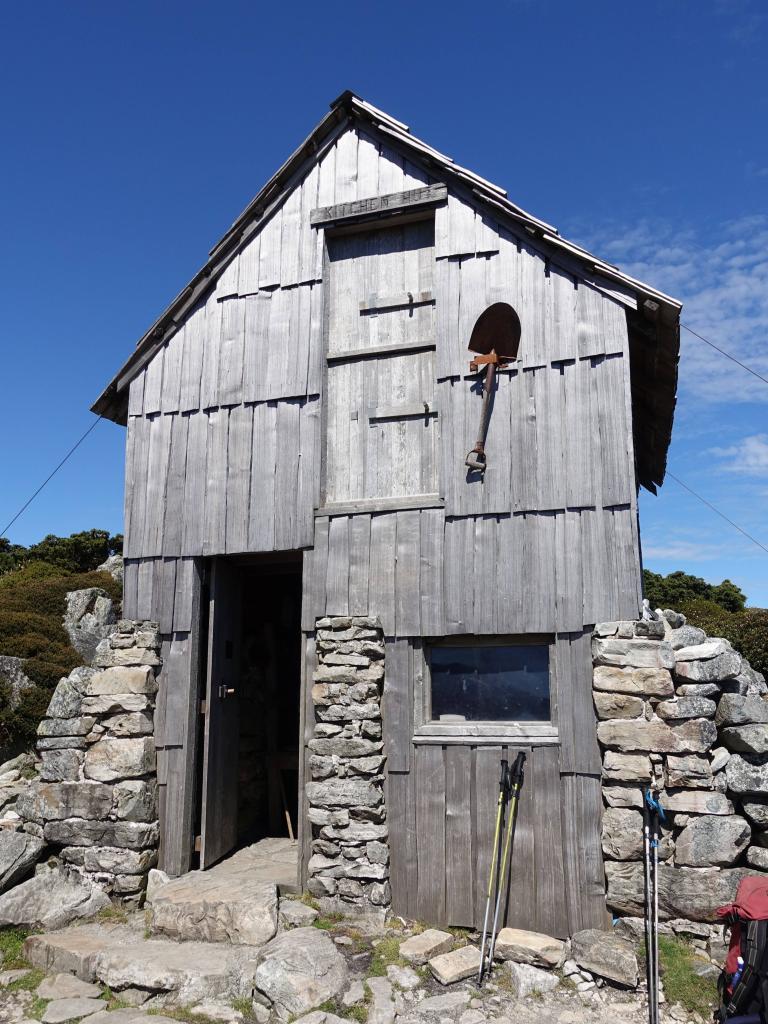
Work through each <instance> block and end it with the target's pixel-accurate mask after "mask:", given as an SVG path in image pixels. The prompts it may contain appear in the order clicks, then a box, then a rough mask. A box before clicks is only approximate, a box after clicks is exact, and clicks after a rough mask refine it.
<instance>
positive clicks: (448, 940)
mask: <svg viewBox="0 0 768 1024" xmlns="http://www.w3.org/2000/svg"><path fill="white" fill-rule="evenodd" d="M452 946H453V936H452V935H451V934H450V932H441V931H439V930H438V929H437V928H427V929H426V931H423V932H420V933H419V934H418V935H412V936H411V937H410V938H409V939H406V940H405V942H401V943H400V956H402V957H404V958H405V959H406V960H409V961H410V962H411V963H412V964H425V963H426V962H427V960H431V959H432V957H435V956H439V955H440V954H441V953H447V952H448V951H449V950H450V949H451V947H452Z"/></svg>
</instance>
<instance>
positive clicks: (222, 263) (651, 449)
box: [92, 91, 681, 493]
mask: <svg viewBox="0 0 768 1024" xmlns="http://www.w3.org/2000/svg"><path fill="white" fill-rule="evenodd" d="M354 124H360V126H361V127H365V128H366V129H368V130H373V131H374V132H376V133H379V134H380V135H381V136H383V137H385V138H386V140H387V142H388V143H389V144H391V145H392V146H393V147H394V148H395V149H398V150H400V151H402V152H404V153H405V154H406V155H407V156H408V158H409V159H411V160H413V161H414V162H415V163H417V164H420V165H422V166H423V167H425V168H426V169H427V170H428V171H429V172H430V173H431V174H432V175H434V176H436V177H438V178H440V179H443V180H445V181H446V182H447V183H449V184H453V185H455V186H459V187H460V188H461V189H462V191H463V192H465V193H466V192H468V193H469V194H470V198H471V199H472V201H474V202H476V203H478V204H479V205H482V206H485V207H486V208H488V210H489V212H491V213H492V214H493V215H494V217H495V218H496V219H497V220H498V221H499V222H500V223H504V222H506V223H507V224H508V225H509V226H510V227H511V228H512V229H513V230H514V229H516V230H517V231H518V232H524V233H525V236H526V237H527V238H528V239H530V241H531V242H532V244H534V245H535V246H537V247H538V248H540V249H541V250H542V251H543V252H545V253H547V254H550V255H552V257H553V258H555V259H556V260H557V262H558V263H559V264H560V265H562V266H563V267H564V268H565V269H570V270H571V271H573V272H574V273H577V274H578V275H579V276H581V277H582V278H584V279H585V280H587V281H589V282H590V283H591V284H593V285H595V286H597V287H598V288H600V289H601V290H602V291H604V292H605V293H606V294H608V295H610V296H611V297H613V298H616V299H618V300H619V301H622V302H624V304H625V305H626V306H627V307H628V308H627V319H628V325H629V341H630V364H631V378H632V413H633V424H634V431H635V452H636V463H637V476H638V482H639V483H640V484H642V485H643V486H645V487H646V488H648V489H649V490H651V491H653V492H654V493H655V492H656V485H660V484H661V483H662V482H663V479H664V473H665V470H666V454H667V449H668V447H669V443H670V439H671V433H672V420H673V415H674V408H675V398H676V390H677V364H678V358H679V342H680V339H679V315H680V309H681V303H680V302H679V301H678V300H677V299H674V298H671V297H670V296H669V295H665V294H664V293H663V292H660V291H659V290H658V289H656V288H652V287H651V286H650V285H647V284H644V283H643V282H642V281H638V280H636V279H635V278H632V277H630V276H629V275H628V274H625V273H623V272H622V271H621V270H619V268H618V267H616V266H614V265H613V264H610V263H606V262H604V261H603V260H600V259H599V258H598V257H596V256H594V255H592V254H591V253H590V252H588V251H587V250H586V249H584V248H582V247H581V246H578V245H576V244H574V243H573V242H569V241H567V240H566V239H565V238H563V237H562V236H561V235H560V234H559V233H558V231H557V229H556V228H555V227H553V226H552V225H551V224H548V223H547V222H546V221H543V220H540V219H539V218H537V217H534V216H533V215H532V214H530V213H528V212H527V211H526V210H524V209H522V207H520V206H518V205H516V204H515V203H513V202H512V201H511V200H510V199H509V197H508V196H507V193H506V191H505V189H503V188H501V187H500V186H499V185H494V184H493V183H492V182H489V181H487V180H486V179H484V178H482V177H480V176H479V175H477V174H475V173H474V172H473V171H470V170H468V169H467V168H465V167H462V166H460V165H459V164H457V163H455V162H454V161H453V160H452V159H451V158H450V157H448V156H445V155H444V154H443V153H440V152H438V151H437V150H436V149H433V148H432V147H431V146H429V145H428V144H427V143H425V142H422V141H421V140H420V139H418V138H416V136H414V135H413V134H411V131H410V129H409V127H408V125H406V124H404V123H403V122H402V121H398V120H397V119H395V118H393V117H391V116H390V115H389V114H386V113H384V112H383V111H381V110H379V109H378V108H377V107H374V106H373V105H372V104H370V103H367V102H366V101H365V100H363V99H361V98H360V97H358V96H356V95H355V94H354V93H352V92H349V91H347V92H344V93H342V94H341V96H339V97H338V99H336V100H334V101H333V103H331V105H330V111H329V113H328V114H326V115H325V117H324V118H323V119H322V121H320V123H319V124H318V125H317V126H316V127H315V129H314V130H313V131H312V132H311V134H310V135H309V136H308V137H307V138H306V139H305V140H304V142H302V144H301V145H300V146H299V147H298V149H296V150H295V152H294V153H292V154H291V156H290V157H289V158H288V160H286V162H285V163H284V164H283V165H282V167H281V168H280V169H279V170H278V171H277V172H276V173H275V174H274V175H273V176H272V178H270V180H269V181H268V182H267V183H266V185H264V187H263V188H262V189H261V191H260V192H259V193H258V195H256V197H255V198H254V199H253V200H252V201H251V202H250V203H249V204H248V205H247V206H246V208H245V209H244V210H243V212H242V213H241V214H240V215H239V217H237V219H236V220H235V222H234V223H233V224H232V226H231V227H230V228H229V230H228V231H227V232H226V234H225V235H224V236H223V237H222V238H221V239H220V240H219V242H217V244H216V245H215V246H214V247H213V249H212V250H211V251H210V253H209V256H208V260H207V261H206V263H205V265H204V266H203V267H202V268H201V269H200V270H199V271H198V272H197V274H195V276H194V277H193V278H192V280H191V281H190V282H189V284H188V285H187V286H186V287H185V288H184V289H183V290H182V291H181V292H180V293H179V294H178V295H177V296H176V298H175V299H174V300H173V301H172V302H171V303H170V305H169V306H168V307H167V308H166V309H165V311H164V312H163V313H162V314H161V315H160V316H159V317H158V319H157V320H156V321H155V322H154V323H153V324H152V326H151V327H150V328H149V330H148V331H147V332H146V334H145V335H144V336H143V337H142V338H141V339H140V340H139V342H138V344H137V346H136V348H135V350H134V351H133V353H132V354H131V356H130V357H129V359H128V360H127V361H126V362H125V364H124V365H123V366H122V367H121V369H120V370H119V371H118V373H117V374H116V375H115V376H114V378H113V379H112V380H111V381H110V383H109V384H108V385H107V387H106V388H105V389H104V391H103V392H102V394H101V395H100V396H99V398H98V399H97V400H96V402H95V403H94V404H93V406H92V410H93V412H95V413H98V414H99V415H102V416H104V417H106V418H108V419H112V420H115V422H118V423H125V422H126V420H127V396H128V386H129V385H130V382H131V380H132V379H133V378H134V377H135V376H136V375H137V374H138V373H140V372H141V370H142V368H143V367H144V366H146V364H147V363H148V362H149V361H150V359H151V358H152V356H153V355H154V354H155V352H156V351H157V350H158V348H160V347H161V346H162V345H163V344H164V342H165V341H166V340H167V338H168V337H169V336H170V335H171V334H172V333H173V332H174V330H175V329H176V328H177V327H178V326H179V324H180V323H182V322H183V320H184V318H185V317H186V315H187V314H188V313H189V312H190V311H191V310H192V309H193V308H194V307H195V305H196V304H197V303H198V302H199V300H200V299H201V298H202V296H203V295H205V294H206V293H207V292H208V291H209V290H210V289H211V288H212V287H213V285H214V283H215V282H216V280H217V279H218V277H219V276H220V275H221V273H222V272H223V271H224V269H225V267H226V266H227V264H228V262H229V260H230V258H231V257H232V256H233V255H234V253H235V252H237V251H238V250H239V249H240V248H241V247H242V246H243V245H244V244H245V243H246V242H247V241H248V240H249V239H250V238H251V237H252V236H253V235H254V234H255V233H256V232H257V231H258V230H259V229H260V228H261V226H262V225H263V224H264V222H265V221H266V220H268V219H269V218H270V217H271V215H272V214H273V212H274V211H275V209H276V208H278V207H279V206H280V204H281V203H282V202H283V201H284V200H285V198H286V197H287V196H288V194H289V193H290V192H291V190H292V189H293V188H294V187H295V186H296V185H297V184H298V182H299V181H300V179H301V178H302V177H303V175H304V174H305V173H306V171H307V169H308V167H309V166H311V164H312V162H314V161H315V160H318V159H319V158H320V157H321V155H322V154H323V153H324V152H325V150H326V149H328V148H329V147H330V146H331V145H332V144H333V142H334V141H335V140H336V139H337V138H338V136H339V135H341V134H342V132H343V131H344V130H345V129H346V128H347V127H349V126H350V125H354ZM639 441H641V442H642V444H640V443H639Z"/></svg>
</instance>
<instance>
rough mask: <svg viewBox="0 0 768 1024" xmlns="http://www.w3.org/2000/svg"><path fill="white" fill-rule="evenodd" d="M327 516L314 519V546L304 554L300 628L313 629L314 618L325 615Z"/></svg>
mask: <svg viewBox="0 0 768 1024" xmlns="http://www.w3.org/2000/svg"><path fill="white" fill-rule="evenodd" d="M328 533H329V520H328V517H327V516H318V518H317V519H316V520H315V537H314V541H315V543H314V547H312V548H311V549H310V550H309V551H307V552H305V554H304V571H303V573H302V596H301V628H302V629H303V630H305V631H307V632H309V631H312V630H314V628H315V620H316V619H318V618H320V617H321V616H323V615H325V579H326V575H327V566H328Z"/></svg>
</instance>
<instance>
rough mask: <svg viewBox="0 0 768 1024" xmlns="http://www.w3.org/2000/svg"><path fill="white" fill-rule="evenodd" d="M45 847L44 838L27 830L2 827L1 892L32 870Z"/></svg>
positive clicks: (0, 855)
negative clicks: (15, 830)
mask: <svg viewBox="0 0 768 1024" xmlns="http://www.w3.org/2000/svg"><path fill="white" fill-rule="evenodd" d="M44 848H45V843H44V842H43V841H42V839H36V838H35V837H34V836H30V835H27V833H26V832H11V831H9V830H7V829H0V893H2V892H5V890H6V889H10V887H11V886H12V885H15V884H16V883H17V882H18V881H19V880H20V879H21V878H23V877H24V875H26V874H28V873H29V872H30V871H31V869H32V867H33V866H34V865H35V863H36V862H37V860H38V858H39V857H40V854H41V853H42V851H43V849H44Z"/></svg>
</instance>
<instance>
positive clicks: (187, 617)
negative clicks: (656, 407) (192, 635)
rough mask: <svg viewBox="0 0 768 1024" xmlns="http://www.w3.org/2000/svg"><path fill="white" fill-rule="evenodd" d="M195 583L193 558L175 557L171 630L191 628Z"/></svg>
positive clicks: (187, 629) (187, 630) (180, 630)
mask: <svg viewBox="0 0 768 1024" xmlns="http://www.w3.org/2000/svg"><path fill="white" fill-rule="evenodd" d="M196 583H197V577H196V570H195V560H194V559H193V558H178V559H176V594H175V596H174V601H173V632H174V633H188V632H189V631H190V630H191V629H192V628H193V622H192V601H193V598H194V589H195V586H196Z"/></svg>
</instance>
